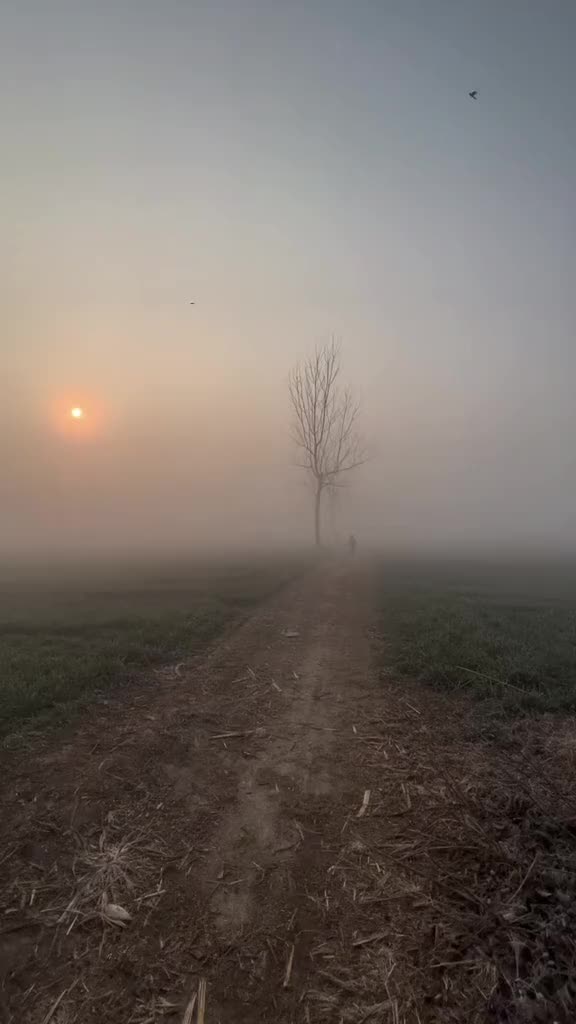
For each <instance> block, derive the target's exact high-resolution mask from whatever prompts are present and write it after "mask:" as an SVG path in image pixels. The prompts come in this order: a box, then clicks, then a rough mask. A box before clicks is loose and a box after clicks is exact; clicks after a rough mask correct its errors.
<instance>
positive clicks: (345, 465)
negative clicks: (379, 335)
mask: <svg viewBox="0 0 576 1024" xmlns="http://www.w3.org/2000/svg"><path fill="white" fill-rule="evenodd" d="M339 377H340V348H339V346H338V344H337V343H336V342H334V341H333V342H331V343H330V344H329V345H325V346H323V347H321V348H317V349H316V351H315V352H314V354H313V355H312V356H310V358H309V359H307V360H306V361H305V362H304V363H301V364H299V365H298V366H296V367H295V369H294V370H293V371H292V373H291V374H290V379H289V388H290V401H291V404H292V410H293V414H294V419H293V424H292V437H293V440H294V442H295V444H296V445H297V446H298V448H300V450H301V458H300V461H299V463H298V465H299V466H301V467H302V468H303V469H305V470H306V471H307V472H308V473H309V475H310V476H311V477H312V479H313V480H314V482H315V485H316V542H317V543H320V526H319V517H320V499H321V495H322V492H323V490H325V489H326V488H328V487H335V486H337V485H338V484H339V480H340V477H341V476H342V474H344V473H349V472H350V471H351V470H353V469H356V468H357V467H358V466H361V465H362V464H363V463H364V462H365V461H366V450H365V448H364V444H363V441H362V438H361V437H360V435H359V433H358V430H357V420H358V416H359V406H358V403H357V402H355V401H354V399H353V397H352V395H351V393H350V391H349V390H348V389H344V390H342V389H341V388H340V387H339Z"/></svg>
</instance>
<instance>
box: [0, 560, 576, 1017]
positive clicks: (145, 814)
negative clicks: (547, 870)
mask: <svg viewBox="0 0 576 1024" xmlns="http://www.w3.org/2000/svg"><path fill="white" fill-rule="evenodd" d="M373 617H374V599H373V595H372V592H371V582H370V574H369V572H367V571H366V570H364V569H359V568H357V567H356V566H353V565H351V564H348V565H343V566H330V567H324V568H322V569H320V570H317V571H315V572H313V573H310V574H308V575H307V576H306V577H304V578H302V579H300V580H299V581H297V582H296V583H293V584H291V585H290V586H289V587H288V588H287V589H285V590H284V591H283V592H282V593H281V594H280V595H278V596H277V597H276V598H275V599H274V600H273V601H271V602H270V603H268V604H267V605H266V606H265V607H263V608H262V609H261V610H260V611H259V612H258V613H257V614H255V615H254V616H253V617H252V618H250V620H249V621H247V622H246V623H245V624H244V625H243V626H241V627H240V628H239V629H237V630H235V631H234V632H232V633H231V634H230V635H229V636H228V637H227V638H225V639H224V641H223V642H221V643H219V644H218V645H217V646H216V647H215V648H214V649H213V650H212V651H210V652H209V653H208V654H207V655H205V656H203V657H202V658H200V659H197V660H196V661H195V662H192V663H190V664H187V665H179V666H171V667H167V668H166V669H165V670H164V671H162V672H161V673H157V674H156V675H155V677H154V679H151V680H150V682H149V683H148V684H146V685H143V686H142V687H139V688H138V689H137V690H136V691H135V692H131V693H129V694H124V695H123V696H122V697H121V698H118V699H111V700H110V701H108V702H100V703H98V704H97V705H96V707H95V708H94V710H93V711H92V712H91V713H90V714H89V715H87V716H86V717H85V719H84V720H83V721H82V722H81V723H80V724H79V725H78V727H77V728H76V729H75V731H74V733H73V735H71V736H69V737H68V739H67V741H66V742H65V743H64V744H62V742H61V741H59V742H58V743H55V742H54V741H52V740H50V739H47V740H45V741H42V740H41V739H38V738H37V739H32V740H31V741H30V748H29V749H28V750H27V751H24V752H22V751H21V750H16V751H13V752H8V753H7V754H6V755H4V764H3V778H4V786H3V795H2V804H1V807H0V810H1V812H2V834H3V840H2V845H1V846H0V865H1V867H2V873H3V874H2V878H1V880H0V915H1V916H0V976H1V978H2V986H1V989H0V1020H1V1021H2V1022H3V1024H4V1022H6V1024H8V1022H10V1024H16V1022H18V1024H19V1022H25V1024H29V1022H30V1024H31V1022H34V1024H49V1022H52V1024H74V1022H80V1021H81V1022H82V1024H88V1022H96V1021H99V1022H104V1021H105V1022H109V1024H120V1022H122V1024H160V1022H178V1024H180V1022H182V1021H185V1022H186V1024H191V1022H192V1021H195V1020H197V1019H198V1021H202V1020H203V1019H204V1020H205V1021H206V1022H207V1024H232V1022H234V1024H243V1022H246V1024H249V1022H250V1024H256V1022H260V1024H268V1022H269V1024H272V1022H279V1024H288V1022H300V1021H302V1022H307V1021H310V1022H312V1024H313V1022H318V1021H334V1022H339V1021H342V1022H350V1024H352V1022H354V1024H360V1022H364V1021H371V1022H380V1021H382V1022H384V1021H386V1022H387V1021H391V1022H394V1024H400V1022H404V1021H405V1022H412V1021H414V1022H415V1024H416V1022H421V1024H424V1022H427V1021H430V1022H431V1021H462V1022H463V1021H483V1020H496V1019H501V1020H524V1019H526V1020H528V1019H533V1020H537V1019H542V1020H548V1019H558V1020H564V1019H568V1018H564V1017H563V1016H562V1007H561V1005H560V1003H559V1004H558V1005H559V1006H560V1010H558V1008H557V1007H556V1004H555V1012H557V1017H555V1018H552V1017H542V1018H539V1017H528V1016H526V1017H523V1016H522V1015H521V1014H522V1013H523V1010H522V1006H523V1003H522V1000H524V999H525V996H526V993H525V992H524V991H523V990H521V987H519V988H518V991H517V992H516V990H515V989H514V991H513V994H512V996H511V994H510V991H511V989H510V986H512V987H513V985H514V982H513V981H510V980H509V979H508V980H507V981H506V985H507V986H508V988H507V989H506V991H505V992H504V991H503V989H502V984H503V983H502V981H501V978H500V975H499V972H498V970H497V969H496V967H495V966H494V963H495V958H496V954H497V953H498V950H497V948H496V947H497V946H498V942H500V939H499V938H498V939H493V938H491V937H490V936H491V935H493V934H494V933H495V930H496V931H497V930H498V921H497V920H496V919H495V918H494V913H495V912H496V911H495V904H496V903H498V907H499V908H500V909H501V907H500V904H502V907H503V908H504V910H502V913H504V911H506V910H507V911H508V912H509V913H512V915H514V913H516V908H517V905H518V903H519V898H518V894H517V893H515V892H514V890H515V889H516V888H517V887H518V885H520V888H519V889H518V893H519V892H520V889H522V892H523V894H524V893H525V892H526V891H527V889H528V888H529V885H530V884H531V882H530V883H529V882H528V881H527V880H524V882H523V881H522V879H523V873H524V864H525V863H526V858H528V857H530V858H531V856H532V853H531V850H532V847H531V845H530V836H529V834H527V832H526V829H525V828H524V825H523V818H522V814H521V813H520V817H519V818H518V819H517V820H516V821H515V823H513V824H512V825H510V830H509V832H506V833H505V834H502V833H499V835H498V836H497V839H498V842H500V843H503V844H504V847H505V848H506V851H507V852H506V857H505V858H504V861H505V869H504V867H502V864H503V855H502V851H501V850H500V848H499V849H498V850H496V852H494V850H493V849H492V846H493V845H494V844H493V842H492V837H491V836H489V837H488V839H487V836H486V829H487V824H486V821H487V819H488V818H490V820H494V815H495V814H496V815H497V811H498V807H497V802H498V799H499V797H497V796H496V795H495V794H496V793H497V792H500V791H501V790H502V786H501V778H500V779H499V780H498V781H495V780H496V775H497V771H500V770H501V769H502V765H501V763H500V761H498V759H497V758H495V757H494V756H492V755H491V754H490V753H489V751H488V752H487V749H486V748H485V747H482V746H479V744H478V742H477V739H476V737H474V735H473V734H472V732H473V728H472V725H471V724H470V723H468V725H466V721H465V720H464V719H462V716H461V715H460V716H459V715H458V714H457V713H456V712H455V711H454V706H449V705H448V704H447V703H446V701H445V700H443V699H440V698H435V697H430V695H429V694H427V693H426V694H424V693H422V692H420V691H419V690H418V688H417V687H412V688H410V689H407V688H405V687H402V688H400V687H398V686H396V685H395V684H394V682H393V681H392V680H391V681H388V682H387V681H386V680H383V679H382V678H381V677H380V673H379V672H378V671H377V669H376V667H375V661H374V657H373ZM467 728H468V730H469V732H470V735H467V733H466V729H467ZM498 787H500V788H498ZM502 799H503V800H507V799H508V796H507V795H506V794H504V795H503V796H502ZM487 800H488V801H489V805H488V806H487ZM504 847H503V848H504ZM487 850H488V851H492V852H488V853H487ZM480 875H481V876H482V879H484V875H486V878H487V879H488V881H487V882H486V884H485V885H484V882H483V886H484V887H483V888H482V895H481V896H479V895H478V893H477V891H476V889H475V888H474V886H473V884H472V882H473V880H474V879H476V880H478V878H479V877H480ZM532 875H533V877H534V878H536V876H537V875H538V872H537V871H533V872H532ZM486 885H488V886H492V890H493V891H494V894H496V893H497V894H498V897H497V899H495V900H494V901H493V902H494V906H489V907H488V909H487V904H486V902H485V900H486V897H485V891H486ZM511 897H513V898H512V899H511ZM488 903H490V898H488ZM498 912H500V910H498ZM128 915H129V916H128ZM487 915H488V916H487ZM512 919H513V918H509V921H511V920H512ZM514 920H515V918H514ZM507 927H508V928H509V927H510V926H509V925H507ZM500 930H501V929H500ZM498 934H499V933H498ZM502 942H503V943H505V944H506V952H503V953H502V954H501V957H502V958H504V960H505V962H506V964H507V965H508V964H512V965H513V964H514V951H513V948H512V947H509V940H508V939H507V938H505V939H502ZM491 943H492V946H493V947H494V950H493V957H492V959H491V956H492V954H491V953H490V949H491V948H492V947H491V945H490V944H491ZM498 948H499V947H498ZM498 956H500V954H499V953H498ZM506 969H508V968H506ZM516 970H517V973H518V971H519V968H518V965H517V967H516ZM518 977H520V974H518ZM519 984H520V983H519ZM526 998H527V997H526ZM204 1000H205V1011H204V1008H203V1007H204ZM511 1000H512V1001H515V1002H514V1005H515V1007H516V1009H515V1011H514V1012H516V1010H517V1011H518V1015H517V1016H507V1013H508V1011H507V1010H506V1009H505V1006H509V1005H510V1003H511ZM187 1007H188V1010H189V1012H188V1011H187ZM518 1007H520V1009H518ZM187 1014H188V1015H187ZM204 1014H205V1015H204ZM203 1015H204V1016H203Z"/></svg>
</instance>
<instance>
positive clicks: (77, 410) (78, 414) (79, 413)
mask: <svg viewBox="0 0 576 1024" xmlns="http://www.w3.org/2000/svg"><path fill="white" fill-rule="evenodd" d="M84 415H85V413H84V409H82V408H81V407H80V406H79V405H74V406H73V407H72V408H71V409H70V416H71V417H72V419H73V420H83V419H84Z"/></svg>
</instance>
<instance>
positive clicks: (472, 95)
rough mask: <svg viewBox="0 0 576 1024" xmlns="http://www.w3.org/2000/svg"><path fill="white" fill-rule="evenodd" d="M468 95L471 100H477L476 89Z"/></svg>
mask: <svg viewBox="0 0 576 1024" xmlns="http://www.w3.org/2000/svg"><path fill="white" fill-rule="evenodd" d="M468 95H469V97H470V99H471V100H477V99H478V89H472V92H469V93H468Z"/></svg>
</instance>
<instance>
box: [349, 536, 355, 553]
mask: <svg viewBox="0 0 576 1024" xmlns="http://www.w3.org/2000/svg"><path fill="white" fill-rule="evenodd" d="M348 550H349V552H350V554H351V555H352V557H353V556H354V555H355V554H356V537H355V536H354V534H353V533H351V534H350V536H349V538H348Z"/></svg>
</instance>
